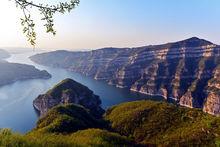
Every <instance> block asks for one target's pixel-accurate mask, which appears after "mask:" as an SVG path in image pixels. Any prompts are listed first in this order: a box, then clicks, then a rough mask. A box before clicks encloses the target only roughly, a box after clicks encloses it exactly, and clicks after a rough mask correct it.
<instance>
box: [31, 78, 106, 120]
mask: <svg viewBox="0 0 220 147" xmlns="http://www.w3.org/2000/svg"><path fill="white" fill-rule="evenodd" d="M59 104H79V105H82V106H84V107H85V108H87V109H89V110H90V112H91V113H92V114H93V115H94V116H95V117H97V118H99V117H101V116H102V114H103V113H104V110H103V109H102V108H101V106H100V105H101V100H100V99H99V96H97V95H95V94H94V93H93V91H91V90H90V89H89V88H88V87H86V86H84V85H82V84H80V83H78V82H76V81H74V80H72V79H65V80H63V81H61V82H60V83H59V84H57V85H56V86H54V87H53V88H52V89H50V90H49V91H48V92H46V93H45V94H42V95H39V96H38V97H37V98H36V99H35V100H34V101H33V105H34V108H35V109H36V110H37V111H39V112H40V115H41V116H43V115H45V114H46V113H47V112H48V110H49V109H51V108H52V107H54V106H57V105H59Z"/></svg>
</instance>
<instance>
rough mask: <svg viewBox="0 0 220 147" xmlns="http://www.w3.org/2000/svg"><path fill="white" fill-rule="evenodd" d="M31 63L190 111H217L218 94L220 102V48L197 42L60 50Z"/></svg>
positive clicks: (207, 42) (40, 56) (196, 40)
mask: <svg viewBox="0 0 220 147" xmlns="http://www.w3.org/2000/svg"><path fill="white" fill-rule="evenodd" d="M31 59H32V60H33V61H35V62H37V63H39V64H43V65H47V66H52V67H60V68H65V69H68V70H70V71H74V72H79V73H81V74H84V75H86V76H91V77H93V78H95V79H97V80H105V81H106V82H108V83H109V84H112V85H115V86H117V87H121V88H125V87H126V88H129V89H130V90H133V91H137V92H141V93H144V94H151V95H152V94H153V95H154V94H156V95H162V96H163V97H164V98H166V99H174V100H176V101H177V102H179V104H180V105H183V106H187V107H196V108H203V106H205V107H206V108H207V107H209V106H210V107H212V106H211V105H209V104H210V101H214V99H213V98H209V97H210V96H209V95H210V93H215V99H216V101H217V100H218V99H220V95H219V93H218V91H219V89H220V84H219V83H220V82H218V80H217V79H218V76H219V75H220V74H219V73H220V70H218V66H219V65H220V46H218V45H215V44H213V43H211V42H209V41H206V40H203V39H199V38H195V37H193V38H190V39H187V40H183V41H180V42H175V43H168V44H163V45H156V46H145V47H139V48H124V49H119V48H105V49H100V50H95V51H87V52H67V51H56V52H50V53H44V54H39V55H35V56H33V57H31ZM213 81H214V82H213ZM204 110H205V108H204ZM209 110H210V111H209ZM212 111H213V110H212V109H210V108H209V109H207V111H206V112H208V113H211V114H213V112H212ZM215 111H216V112H215V113H214V114H220V109H219V110H215Z"/></svg>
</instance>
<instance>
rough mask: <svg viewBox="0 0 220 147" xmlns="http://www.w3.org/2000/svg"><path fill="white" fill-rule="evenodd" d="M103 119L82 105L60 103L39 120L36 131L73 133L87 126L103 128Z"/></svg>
mask: <svg viewBox="0 0 220 147" xmlns="http://www.w3.org/2000/svg"><path fill="white" fill-rule="evenodd" d="M102 125H103V124H102V121H101V120H97V119H95V118H94V117H93V116H92V115H91V114H90V113H89V111H88V110H87V109H85V108H84V107H82V106H80V105H74V104H69V105H63V106H62V105H60V106H56V107H54V108H52V109H51V110H50V111H49V112H48V113H47V114H46V115H45V116H44V117H42V118H40V119H39V121H38V122H37V127H36V128H35V129H34V131H40V132H49V133H72V132H75V131H78V130H83V129H87V128H98V127H99V128H101V127H102Z"/></svg>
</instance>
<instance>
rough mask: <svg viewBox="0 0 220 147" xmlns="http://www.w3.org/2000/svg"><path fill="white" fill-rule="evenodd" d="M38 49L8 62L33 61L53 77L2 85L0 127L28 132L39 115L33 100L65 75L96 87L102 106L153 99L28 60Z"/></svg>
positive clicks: (13, 55) (13, 57) (0, 92)
mask: <svg viewBox="0 0 220 147" xmlns="http://www.w3.org/2000/svg"><path fill="white" fill-rule="evenodd" d="M34 54H36V52H29V53H20V54H12V56H11V57H10V58H9V59H7V61H9V62H14V63H25V64H30V65H34V66H35V67H37V68H38V69H41V70H42V69H44V70H47V71H48V72H49V73H50V74H51V75H52V78H51V79H48V80H27V81H19V82H16V83H14V84H10V85H7V86H3V87H0V118H1V119H0V128H11V129H12V130H13V131H18V132H22V133H25V132H27V131H29V130H31V129H32V128H34V126H35V123H36V121H37V119H38V117H37V115H36V112H35V110H34V109H33V105H32V102H33V100H34V99H35V98H36V97H37V96H38V95H39V94H42V93H44V92H46V91H47V90H48V89H49V88H51V87H52V86H53V85H55V84H56V83H58V82H60V81H61V80H63V79H65V78H72V79H74V80H76V81H78V82H80V83H82V84H84V85H86V86H87V87H89V88H90V89H91V90H93V91H94V93H95V94H97V95H99V96H100V98H101V100H102V107H103V108H105V109H106V108H108V107H110V106H112V105H115V104H119V103H121V102H127V101H134V100H140V99H144V98H146V99H150V97H149V96H146V95H142V94H137V93H133V92H130V91H129V90H127V89H119V88H116V87H114V86H110V85H107V84H106V83H104V82H102V81H96V80H94V79H92V78H89V77H85V76H82V75H80V74H77V73H73V72H68V71H66V70H64V69H56V68H50V67H45V66H41V65H38V64H36V63H33V62H32V61H30V60H29V58H28V57H29V56H31V55H34Z"/></svg>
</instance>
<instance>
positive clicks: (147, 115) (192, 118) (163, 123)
mask: <svg viewBox="0 0 220 147" xmlns="http://www.w3.org/2000/svg"><path fill="white" fill-rule="evenodd" d="M105 119H106V120H108V121H109V122H110V124H111V127H112V129H113V130H114V131H116V132H118V133H120V134H122V135H126V136H130V137H132V138H134V140H135V141H136V142H139V143H142V144H156V145H167V146H171V145H178V146H179V145H213V146H214V145H215V144H216V143H217V142H218V141H217V140H218V138H219V135H220V118H217V117H214V116H211V115H209V114H205V113H203V112H202V111H201V110H199V109H190V108H183V107H178V106H175V105H172V104H168V103H163V102H153V101H136V102H129V103H123V104H120V105H118V106H114V107H112V108H111V109H109V110H108V111H107V112H106V114H105Z"/></svg>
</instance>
